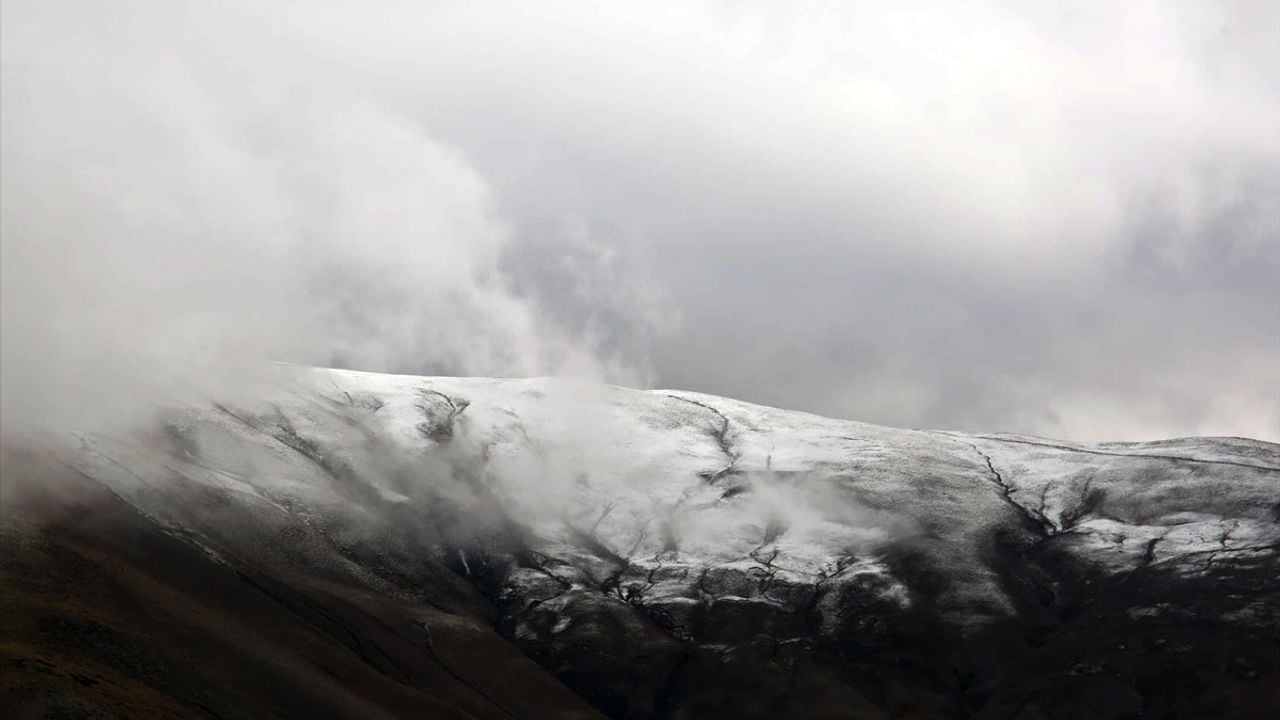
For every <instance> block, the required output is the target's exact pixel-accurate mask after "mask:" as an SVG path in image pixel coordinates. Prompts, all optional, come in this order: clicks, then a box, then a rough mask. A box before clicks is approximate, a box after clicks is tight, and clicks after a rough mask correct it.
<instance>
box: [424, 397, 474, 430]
mask: <svg viewBox="0 0 1280 720" xmlns="http://www.w3.org/2000/svg"><path fill="white" fill-rule="evenodd" d="M419 393H420V394H421V395H422V400H423V402H420V403H418V409H419V410H421V411H422V414H423V415H424V416H425V417H426V421H425V422H422V423H420V424H419V425H418V432H420V433H422V435H423V437H425V438H427V439H428V440H434V441H435V442H438V443H445V442H449V441H450V440H452V439H453V433H454V430H455V428H456V421H457V419H458V416H459V415H461V414H462V411H463V410H466V409H467V407H468V406H469V405H470V404H471V403H470V401H468V400H464V399H462V398H456V399H455V398H452V397H450V396H448V395H446V394H444V393H442V392H440V391H439V390H432V389H431V388H422V389H421V390H419ZM430 397H435V398H438V401H437V402H436V403H433V404H436V405H438V404H440V402H443V404H444V406H445V413H444V417H440V416H439V415H438V414H437V413H435V412H433V411H432V408H431V406H430V405H429V404H428V398H430Z"/></svg>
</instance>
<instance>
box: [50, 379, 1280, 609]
mask: <svg viewBox="0 0 1280 720" xmlns="http://www.w3.org/2000/svg"><path fill="white" fill-rule="evenodd" d="M164 418H165V419H164V423H163V427H164V429H163V431H157V432H156V433H154V435H147V436H142V437H139V436H137V435H134V434H124V433H122V434H120V435H118V436H113V435H100V436H94V437H90V438H81V439H78V440H73V441H69V442H68V443H67V445H66V447H65V448H64V449H63V450H62V451H61V455H62V456H63V457H64V458H65V459H66V461H67V462H68V463H70V464H72V465H73V466H74V467H76V468H77V469H79V470H81V471H82V472H84V473H85V474H87V475H89V476H91V477H93V478H95V479H96V480H98V481H99V482H102V483H103V484H105V485H107V486H109V487H111V488H112V489H113V490H115V491H116V492H117V493H119V494H120V495H121V496H122V497H124V498H126V499H127V500H128V501H129V502H131V503H133V504H135V505H137V506H138V507H139V508H142V509H144V510H145V511H146V512H149V513H153V514H157V515H165V514H169V515H172V516H174V517H177V516H178V515H180V513H178V512H177V511H176V510H175V508H177V507H179V506H180V505H181V504H182V503H184V502H187V499H189V498H190V497H191V493H192V491H191V486H192V485H197V486H202V487H207V488H209V489H211V490H212V491H214V492H219V493H228V494H232V495H234V496H236V497H238V498H241V499H242V500H243V501H244V502H246V503H249V504H251V505H254V506H263V507H267V508H270V511H271V512H274V513H285V514H288V515H291V516H297V517H302V518H313V517H332V516H340V517H342V518H343V519H344V521H345V522H348V523H354V524H356V525H360V524H364V525H368V526H370V527H375V526H376V525H377V524H378V523H384V522H386V521H387V520H386V518H387V516H388V513H389V512H391V510H390V508H391V507H392V506H399V507H406V508H418V507H425V508H427V509H428V510H430V509H432V508H435V507H443V506H444V505H442V504H447V507H448V508H450V512H453V513H456V514H458V515H459V519H460V520H464V521H465V524H466V526H467V528H468V532H471V533H473V535H474V537H480V536H481V535H483V532H484V531H485V528H486V527H487V524H489V523H491V522H493V521H494V518H495V517H497V516H504V517H507V518H511V519H513V520H515V521H516V522H518V523H519V524H520V525H521V526H522V527H523V528H525V529H526V530H527V534H528V538H527V542H528V543H529V544H530V549H532V550H534V551H536V552H537V553H540V554H541V555H542V556H545V557H546V558H547V559H548V563H547V564H546V566H545V569H546V570H547V571H548V573H550V574H551V575H554V576H555V577H559V578H561V579H562V580H563V581H565V582H567V583H569V584H571V585H573V586H587V585H591V584H594V585H596V586H601V585H607V584H608V583H609V581H610V578H611V577H612V578H615V582H616V587H617V592H618V593H619V594H620V595H622V594H625V593H632V594H633V596H634V597H639V596H643V597H644V598H648V599H650V600H651V601H652V602H654V603H659V604H664V607H667V606H669V607H671V608H673V609H675V610H679V608H680V607H681V606H682V605H687V604H689V603H693V602H695V599H694V598H695V597H696V596H697V594H698V593H699V592H703V590H701V589H699V588H697V587H695V586H696V585H697V584H698V583H706V584H708V587H710V586H715V585H716V583H720V584H721V586H720V587H718V589H716V590H714V593H716V594H717V596H718V597H720V598H721V599H725V598H739V599H743V600H748V601H759V602H770V603H782V604H786V603H788V602H792V600H791V599H789V598H788V596H786V592H785V590H778V589H777V588H785V587H787V586H799V585H805V586H814V585H815V584H817V583H832V584H840V583H856V584H858V585H859V586H860V587H866V588H871V589H874V591H875V592H878V593H880V594H881V595H882V596H883V597H885V598H886V599H889V600H891V601H892V602H895V603H898V604H904V605H905V604H909V603H910V602H911V598H910V596H909V592H908V591H907V589H906V586H905V585H904V584H903V583H902V582H901V581H900V580H898V579H897V578H895V577H894V574H893V571H892V570H891V567H890V563H889V562H888V561H887V560H886V558H885V552H886V550H887V548H889V547H890V546H891V545H893V544H894V543H903V542H906V543H911V544H912V546H913V547H919V548H925V549H926V550H927V551H928V553H929V554H930V556H931V557H932V558H933V561H934V562H935V563H936V564H937V566H938V567H937V568H936V569H937V570H938V571H939V572H942V573H945V574H946V575H947V577H948V579H949V583H948V589H947V590H946V594H945V596H944V597H943V598H941V600H940V602H941V604H942V605H943V606H944V608H946V607H950V608H951V609H952V611H953V612H954V613H956V614H961V615H963V614H965V613H976V612H979V611H978V610H975V608H979V607H981V608H986V609H985V610H982V611H981V612H992V611H994V612H999V611H1000V609H1001V608H1002V607H1003V608H1005V609H1007V608H1008V604H1007V603H1006V602H1004V601H1003V600H1002V598H1003V591H1002V590H1001V587H1000V584H999V579H998V578H997V577H996V576H995V574H994V573H993V572H992V571H991V570H990V568H989V567H988V566H987V565H986V563H985V562H984V561H983V559H982V557H981V554H982V552H983V547H984V545H983V543H984V542H986V538H988V537H989V535H990V532H991V530H992V528H993V527H1007V528H1009V529H1011V530H1017V531H1019V532H1026V527H1027V523H1028V522H1030V523H1031V525H1032V526H1033V527H1034V526H1036V525H1039V526H1040V527H1041V532H1042V534H1043V535H1044V536H1045V537H1052V538H1061V539H1062V540H1063V541H1065V542H1066V543H1067V545H1066V546H1068V547H1070V548H1071V550H1072V552H1075V553H1077V554H1079V556H1080V557H1082V558H1084V559H1085V560H1086V561H1088V562H1090V563H1093V564H1094V565H1096V566H1097V567H1098V568H1101V569H1103V570H1104V571H1106V572H1112V573H1116V572H1125V571H1129V570H1132V569H1134V568H1137V567H1142V566H1144V565H1148V564H1151V563H1159V562H1166V561H1169V560H1171V559H1176V558H1182V557H1188V556H1198V555H1204V556H1205V557H1206V558H1207V557H1209V556H1211V554H1212V553H1215V552H1224V551H1227V552H1229V551H1233V550H1235V549H1238V548H1247V547H1252V546H1258V545H1263V544H1267V543H1275V542H1277V541H1278V540H1280V525H1278V524H1277V523H1276V521H1275V518H1274V517H1273V516H1272V513H1274V512H1276V511H1275V510H1273V508H1274V507H1276V503H1277V500H1278V499H1280V447H1278V446H1275V445H1271V444H1268V443H1262V442H1255V441H1248V440H1241V439H1203V438H1201V439H1196V438H1192V439H1182V440H1175V441H1168V442H1161V443H1146V444H1142V443H1101V444H1094V445H1084V444H1075V443H1063V442H1058V441H1050V440H1045V439H1042V438H1029V437H1025V436H1011V435H974V436H970V435H964V434H960V433H953V432H933V431H922V430H904V429H896V428H887V427H879V426H875V425H869V424H865V423H859V422H852V421H845V420H835V419H830V418H823V417H819V416H815V415H811V414H807V413H801V412H793V411H787V410H780V409H776V408H770V407H763V406H759V405H753V404H750V403H745V402H740V401H736V400H730V399H725V398H718V397H714V396H709V395H704V394H699V393H691V392H680V391H671V390H653V391H638V390H629V389H625V388H618V387H611V386H600V385H590V384H584V383H577V382H571V381H563V380H552V379H484V378H442V377H412V376H397V375H379V374H371V373H362V372H354V371H347V370H325V369H313V368H299V367H292V366H281V367H277V368H275V369H273V371H272V380H271V382H270V383H269V384H267V385H266V386H265V387H264V388H263V389H262V391H261V392H260V393H258V394H257V396H256V397H255V398H254V400H252V401H244V400H241V401H240V402H239V403H237V404H235V405H234V406H233V405H230V404H224V403H221V402H214V401H213V400H211V401H210V402H209V404H208V405H207V406H189V407H182V408H173V409H171V410H169V411H168V412H167V413H166V414H165V416H164ZM157 449H159V450H160V451H159V452H158V451H157ZM988 459H989V461H990V465H989V466H988ZM997 474H998V477H997ZM457 553H458V555H457V557H458V558H460V561H461V563H462V565H463V566H464V567H465V569H466V572H468V573H470V572H471V567H472V564H473V563H470V562H469V561H468V556H467V555H466V554H464V553H463V552H462V550H460V549H459V550H458V551H457ZM513 577H515V578H516V580H515V582H526V583H528V584H529V585H530V586H532V585H533V584H535V583H541V582H549V581H550V577H549V575H548V574H544V573H540V572H536V571H527V570H521V571H520V572H518V573H517V574H516V575H514V576H513ZM520 578H524V580H521V579H520ZM744 578H748V579H750V578H754V580H752V581H751V582H749V583H745V581H744ZM771 588H773V589H771ZM991 608H994V610H991Z"/></svg>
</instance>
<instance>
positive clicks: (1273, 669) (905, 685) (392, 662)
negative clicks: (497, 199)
mask: <svg viewBox="0 0 1280 720" xmlns="http://www.w3.org/2000/svg"><path fill="white" fill-rule="evenodd" d="M250 396H252V397H253V398H254V400H253V401H245V400H243V399H241V400H239V401H237V402H227V401H225V399H222V400H219V401H216V402H215V401H213V400H210V401H208V402H192V403H188V404H186V405H184V406H182V407H173V408H168V409H166V410H165V411H163V412H162V413H160V414H159V415H158V418H157V420H156V422H155V423H154V424H153V425H149V426H147V427H144V428H140V429H137V430H135V431H130V432H124V431H115V432H111V433H96V434H85V435H80V436H75V437H60V436H59V437H41V438H24V439H22V440H21V441H16V440H10V441H8V444H7V446H6V449H5V467H4V484H3V491H4V496H3V500H4V503H3V511H4V512H3V533H4V535H3V541H4V550H5V552H4V554H3V558H4V559H3V583H4V585H3V588H4V590H5V592H3V593H2V594H0V602H3V603H4V620H5V633H4V636H5V637H4V645H3V648H4V659H3V662H4V663H5V665H4V667H5V669H6V670H5V674H4V693H5V695H4V696H3V697H4V703H5V705H6V706H7V708H8V709H10V710H12V711H13V712H14V713H17V716H22V713H26V716H30V717H58V716H60V715H59V713H62V715H61V716H76V717H79V716H94V713H97V716H100V717H131V716H149V717H163V716H165V715H166V714H168V715H169V716H174V717H186V716H196V717H280V716H285V717H304V716H305V717H422V716H440V717H504V718H510V717H521V718H525V717H527V718H551V717H564V718H571V717H594V716H599V715H603V716H607V717H616V718H704V717H705V718H713V717H714V718H718V717H739V718H748V717H770V718H776V717H804V718H816V717H830V718H908V717H910V718H992V719H996V718H1002V719H1003V718H1009V719H1013V718H1020V719H1022V720H1031V719H1033V718H1058V717H1062V718H1066V717H1071V718H1082V717H1097V718H1183V717H1224V718H1229V717H1238V718H1254V717H1268V716H1274V715H1277V714H1280V698H1278V696H1277V693H1275V691H1274V688H1275V687H1280V669H1278V668H1280V641H1278V640H1277V638H1280V583H1278V582H1277V581H1276V577H1277V570H1278V569H1280V563H1278V562H1277V554H1278V552H1280V504H1278V500H1277V498H1280V448H1278V447H1277V446H1275V445H1270V444H1267V443H1262V442H1255V441H1249V440H1240V439H1185V440H1173V441H1167V442H1161V443H1138V444H1123V443H1113V444H1095V445H1080V444H1071V443H1062V442H1054V441H1048V440H1044V439H1040V438H1028V437H1021V436H1005V435H980V436H974V435H962V434H958V433H948V432H932V431H917V430H900V429H893V428H884V427H877V426H872V425H866V424H861V423H854V422H847V421H839V420H831V419H826V418H820V417H816V416H812V415H807V414H804V413H796V412H788V411H783V410H776V409H772V408H765V407H760V406H755V405H750V404H746V403H740V402H736V401H732V400H727V399H723V398H714V397H710V396H704V395H698V394H694V393H683V392H672V391H651V392H641V391H634V390H625V389H620V388H610V387H594V386H583V385H577V384H572V383H566V382H556V381H549V380H485V379H457V378H415V377H397V376H378V375H368V374H361V373H353V372H345V371H328V370H311V369H302V368H278V369H276V370H275V371H273V375H272V377H271V379H270V381H269V382H266V383H264V384H263V386H262V387H260V388H258V390H257V391H256V392H254V393H252V394H250ZM240 397H241V398H243V397H245V395H244V394H241V395H240Z"/></svg>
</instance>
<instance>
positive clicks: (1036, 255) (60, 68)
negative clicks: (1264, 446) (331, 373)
mask: <svg viewBox="0 0 1280 720" xmlns="http://www.w3.org/2000/svg"><path fill="white" fill-rule="evenodd" d="M895 8H896V9H893V10H889V9H878V10H875V11H867V10H859V9H856V8H842V7H834V6H830V5H827V4H822V3H802V4H801V5H799V6H794V5H793V6H789V7H788V8H787V9H786V10H785V12H784V11H782V10H778V9H774V8H772V7H770V6H768V5H767V4H752V3H748V4H745V5H743V4H735V5H732V6H730V5H724V4H719V3H701V4H694V5H688V4H679V5H653V4H650V3H643V4H632V3H614V4H610V5H609V7H607V8H591V9H585V8H582V7H577V6H573V5H570V4H563V3H551V4H539V5H538V6H537V7H527V6H523V5H520V4H516V3H481V4H467V5H466V6H465V7H463V6H458V5H437V4H428V5H423V4H420V3H402V2H381V3H374V4H363V3H362V4H359V5H356V4H344V3H336V2H328V3H305V4H301V3H274V4H271V5H269V6H261V5H260V4H255V3H241V2H230V3H218V4H212V3H209V4H201V3H161V2H149V1H146V0H137V1H130V2H126V3H124V4H114V5H111V6H105V5H101V4H98V3H93V2H83V1H80V0H56V1H54V2H40V3H36V2H27V1H26V0H16V1H15V2H9V3H6V4H5V7H4V10H3V13H4V17H3V30H2V31H0V32H3V43H0V44H2V46H3V49H2V52H3V61H4V62H3V64H4V69H3V73H4V75H3V83H4V98H3V154H4V163H3V228H2V230H3V258H2V260H3V262H2V263H0V264H2V265H3V270H2V272H3V278H2V280H3V310H2V312H3V326H4V343H3V357H2V358H0V360H2V361H3V367H4V387H3V398H4V400H3V402H4V408H5V410H4V418H5V421H6V424H7V425H10V426H12V425H13V424H14V423H16V422H18V419H19V418H21V420H22V421H24V422H25V421H29V420H39V419H40V418H39V417H38V416H41V415H43V416H46V417H45V418H44V419H45V420H46V421H50V422H55V423H62V422H66V421H70V420H75V421H77V422H79V421H81V420H83V419H84V418H85V417H86V415H93V414H99V413H101V414H106V415H114V414H116V412H117V411H125V410H127V409H128V408H131V407H137V406H138V405H139V404H141V405H147V404H148V403H147V402H146V398H147V397H148V396H149V395H150V394H152V393H156V392H159V393H162V394H165V395H168V394H169V393H170V392H171V389H172V386H174V385H178V386H185V385H187V384H190V383H192V382H195V383H197V384H200V383H208V382H210V381H211V380H210V379H211V378H213V377H215V376H219V375H221V376H229V377H232V378H235V377H238V376H240V375H242V374H243V373H242V372H241V370H239V369H238V368H239V367H242V366H248V367H253V366H254V365H255V363H256V362H258V361H261V360H268V359H269V360H285V361H293V362H302V363H310V364H320V365H338V366H344V367H352V368H359V369H365V370H378V371H401V372H417V373H437V374H438V373H444V374H466V375H515V376H528V375H542V374H553V375H570V376H576V377H586V378H593V379H602V380H609V381H613V382H619V383H622V384H627V385H633V386H641V387H645V386H665V387H684V388H690V389H696V390H701V391H706V392H711V393H716V394H720V395H726V396H734V397H741V398H744V399H747V400H753V401H759V402H764V403H768V404H772V405H777V406H783V407H795V408H802V409H807V410H812V411H816V412H821V413H825V414H829V415H838V416H843V417H852V418H857V419H861V420H868V421H875V422H882V423H890V424H897V425H906V426H929V427H952V428H960V429H971V430H994V429H1011V430H1018V431H1022V432H1034V433H1039V434H1044V435H1052V436H1070V437H1077V438H1082V439H1083V438H1118V437H1126V438H1135V439H1136V438H1151V437H1169V436H1178V435H1193V434H1222V435H1244V436H1250V437H1258V438H1266V439H1273V440H1274V439H1277V438H1280V400H1278V399H1277V398H1280V323H1277V322H1276V318H1277V317H1280V295H1278V294H1277V293H1276V291H1275V290H1276V287H1277V286H1280V139H1278V138H1277V133H1276V132H1275V128H1276V127H1277V126H1280V89H1278V88H1280V78H1277V75H1276V73H1277V72H1278V71H1277V68H1278V67H1280V56H1277V53H1278V52H1280V50H1277V48H1280V15H1278V14H1277V12H1278V11H1277V10H1276V9H1275V8H1274V7H1270V6H1269V5H1268V4H1266V3H1230V2H1224V3H1212V4H1206V3H1174V4H1170V3H1161V2H1139V3H1126V4H1125V6H1124V7H1123V8H1115V7H1104V6H1101V5H1098V6H1092V7H1091V6H1087V5H1083V6H1078V7H1075V8H1072V9H1061V7H1060V6H1059V5H1057V4H1049V3H1044V4H1038V3H1030V4H1028V3H991V4H986V5H984V6H983V7H980V8H975V7H973V6H972V5H971V4H968V3H949V2H931V3H923V2H921V3H908V4H906V5H901V4H899V5H898V6H895ZM765 379H767V380H765ZM215 382H216V381H215ZM140 399H141V400H143V402H142V403H139V402H138V401H139V400H140Z"/></svg>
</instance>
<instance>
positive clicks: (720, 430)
mask: <svg viewBox="0 0 1280 720" xmlns="http://www.w3.org/2000/svg"><path fill="white" fill-rule="evenodd" d="M667 397H669V398H673V399H675V400H680V401H682V402H687V403H689V404H690V405H697V406H698V407H700V408H702V409H703V410H706V411H707V412H710V413H711V414H713V415H715V416H716V420H717V422H716V423H715V425H714V426H713V428H712V429H711V431H710V435H711V438H712V439H713V440H715V441H716V445H717V446H718V447H719V448H720V452H722V453H724V456H725V457H726V458H728V459H729V464H728V465H725V466H724V467H722V468H720V469H719V470H716V471H714V472H703V473H699V475H700V476H701V477H702V479H703V480H706V481H707V483H708V484H714V483H715V482H716V481H717V480H719V479H720V478H722V477H724V476H725V475H730V474H732V473H734V472H735V471H736V469H735V466H736V465H737V464H738V459H739V458H740V457H741V456H742V455H741V453H738V452H735V451H734V449H733V444H732V443H731V442H730V441H729V418H728V417H727V416H725V414H724V413H722V412H720V411H719V410H717V409H715V408H714V407H712V406H710V405H708V404H706V403H704V402H699V401H697V400H692V399H690V398H686V397H681V396H679V395H668V396H667Z"/></svg>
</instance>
